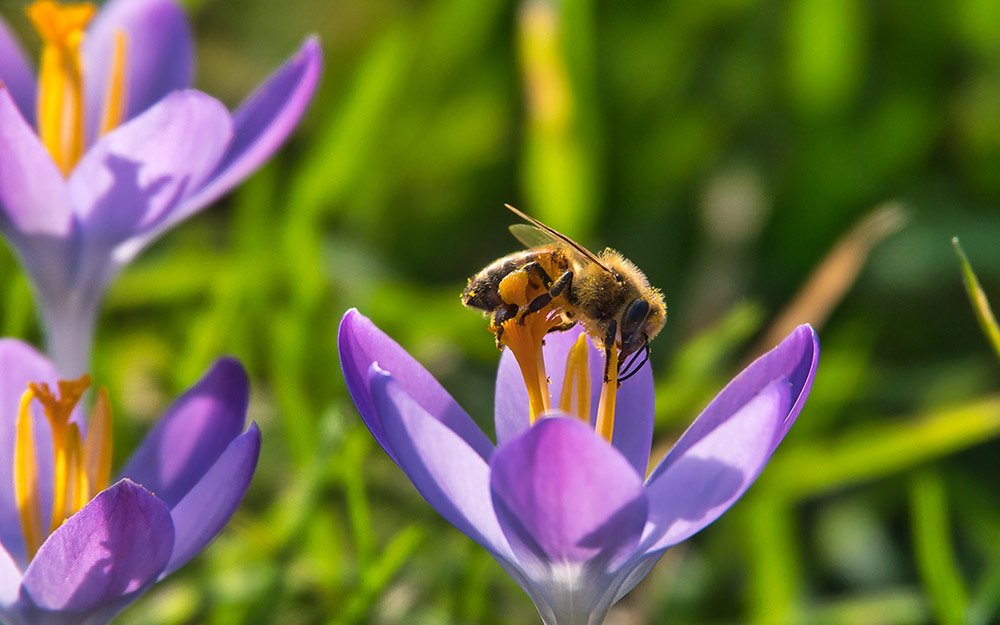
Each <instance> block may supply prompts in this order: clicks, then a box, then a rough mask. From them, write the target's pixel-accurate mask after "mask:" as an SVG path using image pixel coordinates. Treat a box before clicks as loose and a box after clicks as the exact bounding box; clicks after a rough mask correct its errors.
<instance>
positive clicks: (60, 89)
mask: <svg viewBox="0 0 1000 625" xmlns="http://www.w3.org/2000/svg"><path fill="white" fill-rule="evenodd" d="M27 12H28V17H29V18H30V19H31V21H32V23H33V24H34V26H35V30H37V31H38V34H39V36H40V37H41V38H42V42H43V44H44V45H43V48H42V56H41V68H40V71H39V75H38V135H39V137H41V139H42V143H44V144H45V147H47V148H48V150H49V153H50V154H52V158H53V160H55V162H56V164H57V165H59V168H60V169H61V170H62V171H63V173H69V171H70V170H71V169H73V166H74V165H75V164H76V162H77V161H78V160H80V157H81V156H82V155H83V140H84V137H83V120H84V111H83V63H82V60H81V57H80V46H81V44H82V43H83V36H84V34H83V31H84V29H85V28H86V27H87V24H89V23H90V20H91V19H92V18H93V17H94V14H95V13H96V12H97V9H96V8H95V7H94V5H92V4H89V3H88V4H73V5H67V6H61V5H59V4H58V3H56V2H52V1H50V0H39V1H38V2H35V3H34V4H32V5H31V6H30V7H28V11H27Z"/></svg>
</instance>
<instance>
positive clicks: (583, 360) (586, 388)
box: [559, 334, 590, 423]
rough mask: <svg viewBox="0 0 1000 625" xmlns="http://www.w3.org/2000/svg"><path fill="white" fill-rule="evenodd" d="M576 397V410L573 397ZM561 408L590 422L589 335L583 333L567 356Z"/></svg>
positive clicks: (560, 398) (560, 396)
mask: <svg viewBox="0 0 1000 625" xmlns="http://www.w3.org/2000/svg"><path fill="white" fill-rule="evenodd" d="M574 398H576V402H575V403H576V411H574V410H573V404H574V402H573V399H574ZM559 410H561V411H563V412H565V413H567V414H575V415H576V416H577V417H579V418H580V420H581V421H583V422H585V423H589V422H590V365H589V361H588V353H587V335H586V334H581V335H580V336H579V338H577V339H576V342H575V343H573V347H571V348H570V350H569V354H568V355H567V356H566V375H565V376H563V387H562V393H561V394H560V395H559Z"/></svg>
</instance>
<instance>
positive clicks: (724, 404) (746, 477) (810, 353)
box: [646, 326, 819, 551]
mask: <svg viewBox="0 0 1000 625" xmlns="http://www.w3.org/2000/svg"><path fill="white" fill-rule="evenodd" d="M818 357H819V341H818V338H817V337H816V333H815V332H813V330H812V328H811V327H809V326H800V327H799V328H798V329H796V330H795V331H794V332H793V333H792V334H791V335H789V337H788V338H786V339H785V340H784V341H783V342H782V343H781V345H779V346H778V347H776V348H775V349H773V350H772V351H770V352H769V353H767V354H765V355H764V356H762V357H761V358H758V359H757V360H756V361H754V362H753V363H752V364H751V365H750V366H749V367H747V368H746V369H745V370H744V371H743V372H742V373H741V374H740V375H739V376H737V377H736V378H735V379H734V380H733V381H732V382H730V383H729V385H727V386H726V388H725V389H723V391H722V392H721V393H720V394H719V395H718V396H717V397H716V398H715V399H714V400H712V402H711V403H710V404H709V405H708V407H707V408H705V411H704V412H703V413H702V414H701V416H699V417H698V419H697V420H696V421H695V422H694V423H693V424H692V425H691V427H690V428H689V429H688V431H687V432H685V433H684V435H683V436H682V437H681V439H680V440H679V441H678V442H677V444H676V445H675V446H674V448H673V449H671V450H670V452H669V453H668V454H667V455H666V457H665V458H664V459H663V461H662V462H661V463H660V465H659V466H658V467H657V468H656V470H655V471H653V474H652V476H651V477H650V478H649V480H648V481H647V488H648V490H649V500H650V514H649V516H650V521H651V525H650V527H649V528H647V537H646V542H648V543H651V544H652V546H651V547H650V549H651V550H652V551H657V550H662V549H665V548H667V547H669V546H671V545H674V544H676V543H678V542H680V541H682V540H684V539H686V538H687V537H689V536H691V535H692V534H694V533H695V532H697V531H699V530H701V529H702V528H704V527H705V526H706V525H708V524H709V523H711V522H712V521H714V520H715V519H717V518H718V517H719V516H720V515H721V514H722V513H723V512H725V511H726V510H727V509H728V508H729V507H730V506H731V505H733V503H735V502H736V500H737V499H739V498H740V497H741V496H742V495H743V493H744V492H746V489H747V488H749V486H750V484H752V483H753V481H754V480H755V479H757V476H758V475H759V474H760V472H761V470H763V468H764V465H765V464H767V461H768V459H770V457H771V454H772V453H774V450H775V448H776V447H777V446H778V443H780V442H781V440H782V438H784V436H785V434H786V433H787V432H788V428H789V427H790V426H791V424H792V422H794V420H795V417H796V416H797V415H798V413H799V411H800V410H801V409H802V405H803V404H804V402H805V398H806V396H807V395H808V393H809V389H810V388H811V386H812V381H813V378H814V377H815V374H816V365H817V362H818Z"/></svg>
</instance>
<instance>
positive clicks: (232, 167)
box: [0, 0, 321, 376]
mask: <svg viewBox="0 0 1000 625" xmlns="http://www.w3.org/2000/svg"><path fill="white" fill-rule="evenodd" d="M28 16H29V18H30V19H31V21H32V23H33V24H34V26H35V28H36V30H37V31H38V33H39V36H40V38H41V40H42V52H41V58H40V68H39V71H38V78H37V80H36V79H35V77H34V74H35V73H34V72H33V71H32V70H31V68H30V67H29V65H28V63H27V61H26V60H25V55H24V54H23V51H22V50H21V48H20V46H19V45H18V44H17V42H16V41H15V40H14V39H13V38H12V36H11V34H10V32H9V29H8V28H7V27H6V26H5V25H4V23H3V22H2V21H0V83H2V86H0V231H2V232H3V234H4V236H5V237H6V238H7V239H8V241H9V242H10V244H11V245H12V246H13V248H14V250H15V251H16V253H17V255H18V256H19V257H20V259H21V262H22V265H23V266H24V268H25V271H26V272H27V274H28V275H29V277H30V278H31V281H32V283H33V286H34V291H35V294H36V297H37V300H38V303H39V305H40V308H41V314H42V320H43V323H44V326H45V331H46V338H47V347H48V352H49V354H50V356H51V357H52V358H53V359H54V361H55V363H56V366H57V367H58V369H59V371H60V373H61V374H63V375H64V376H78V375H80V374H81V373H82V372H83V371H85V370H86V369H87V367H88V363H89V357H90V346H91V342H92V338H93V337H92V335H93V331H94V324H95V320H96V316H97V313H98V311H99V308H100V305H101V301H102V298H103V295H104V292H105V290H106V289H107V287H108V285H109V284H110V282H111V281H112V280H113V279H114V277H115V276H116V275H117V274H118V273H119V272H120V271H121V269H122V268H123V267H124V266H125V265H126V264H128V263H129V262H130V261H131V260H132V259H133V258H135V256H136V255H137V254H138V253H139V252H140V251H141V250H142V249H143V248H144V247H145V246H146V245H148V244H149V243H150V242H151V241H152V240H154V239H155V238H156V237H158V236H159V235H161V234H162V233H163V232H164V231H166V230H168V229H169V228H171V227H173V226H174V225H176V224H177V223H178V222H180V221H182V220H184V219H186V218H187V217H189V216H191V215H192V214H194V213H195V212H197V211H199V210H201V209H202V208H204V207H206V206H207V205H209V204H210V203H212V202H213V201H215V200H216V199H218V198H219V197H220V196H221V195H223V194H224V193H226V192H227V191H229V190H230V189H232V188H233V186H235V185H236V184H238V183H239V182H241V181H242V180H243V179H244V178H246V177H247V176H248V175H250V174H251V173H252V172H253V171H254V170H255V169H257V168H258V167H259V166H260V165H261V164H262V163H263V162H264V161H266V160H267V159H268V158H269V157H270V156H271V155H272V154H273V153H274V152H275V150H277V149H278V147H279V146H280V145H281V143H282V142H283V141H284V140H285V139H286V138H287V137H288V135H289V134H290V133H291V131H292V130H293V128H294V127H295V126H296V124H297V123H298V121H299V119H300V118H301V116H302V114H303V112H304V110H305V108H306V105H307V104H308V102H309V100H310V98H311V97H312V94H313V91H314V90H315V87H316V83H317V80H318V77H319V72H320V65H321V52H320V49H319V44H318V43H317V42H316V41H315V40H314V39H309V40H307V41H306V42H305V43H304V44H303V46H302V48H301V49H300V50H299V51H298V53H297V54H296V55H295V56H294V57H292V58H291V59H290V60H289V61H288V62H286V63H285V65H283V66H282V67H281V68H280V69H278V70H277V71H276V72H275V73H274V74H273V75H272V76H271V77H270V78H268V79H267V81H266V82H264V84H262V85H261V86H260V87H259V88H258V89H257V90H256V91H255V92H254V93H253V94H252V95H251V96H250V97H249V98H247V100H246V101H244V102H243V104H242V105H240V107H239V108H237V109H236V111H235V112H234V113H232V114H230V113H229V111H228V110H226V108H225V106H223V105H222V104H221V103H220V102H219V101H218V100H216V99H214V98H212V97H210V96H208V95H206V94H204V93H202V92H200V91H195V90H191V89H189V86H190V84H191V77H192V73H193V58H194V55H193V48H192V40H191V32H190V27H189V26H188V23H187V20H186V18H185V16H184V14H183V12H182V11H181V9H180V7H179V6H178V5H177V4H176V3H175V2H173V0H112V2H109V3H108V4H107V5H106V6H105V7H104V8H103V10H102V11H100V12H99V13H97V12H96V9H95V8H94V7H93V5H90V4H76V5H66V6H61V5H59V4H56V3H54V2H51V1H49V0H39V1H38V2H35V3H34V4H32V5H31V6H30V7H29V8H28Z"/></svg>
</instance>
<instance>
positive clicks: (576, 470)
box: [339, 310, 819, 625]
mask: <svg viewBox="0 0 1000 625" xmlns="http://www.w3.org/2000/svg"><path fill="white" fill-rule="evenodd" d="M515 324H516V322H515ZM531 325H532V324H531V323H530V322H529V323H527V324H525V325H524V326H519V327H529V326H531ZM548 327H551V326H548ZM516 329H517V328H516V327H514V326H512V327H511V328H509V329H508V328H505V330H507V332H505V333H504V337H505V339H506V338H508V335H509V334H510V332H511V331H513V330H516ZM544 329H545V328H544V327H543V332H542V334H541V335H540V336H536V337H535V338H536V339H537V341H538V345H537V347H536V349H540V350H541V354H540V356H541V357H540V359H539V360H538V361H537V362H536V363H535V364H536V365H538V366H540V367H542V373H541V376H540V379H541V380H543V381H544V380H546V379H548V380H550V382H548V386H549V387H550V388H551V389H555V390H556V392H554V393H551V396H549V391H548V389H547V388H543V392H544V394H545V395H546V397H545V402H547V403H548V405H549V406H550V407H551V408H550V409H549V411H548V412H545V413H543V414H537V415H532V414H531V410H530V409H529V399H528V390H527V387H526V384H525V379H524V377H523V376H522V371H521V370H519V367H518V364H517V362H515V357H514V356H513V355H512V354H511V351H510V350H505V351H504V353H503V355H502V357H501V359H500V368H499V373H498V376H497V384H496V396H495V419H496V435H497V444H496V445H494V444H493V443H492V442H491V441H490V440H489V438H487V436H486V435H485V434H484V433H483V432H482V431H481V430H480V429H479V428H478V427H477V426H476V424H475V423H474V422H473V421H472V419H471V418H470V417H469V416H468V415H467V414H466V413H465V411H463V410H462V408H461V407H460V406H459V405H458V404H457V403H456V402H455V401H454V400H453V399H452V398H451V396H450V395H449V394H448V393H447V391H445V390H444V388H442V387H441V385H440V384H438V382H437V381H435V380H434V378H433V377H432V376H431V375H430V374H429V373H428V372H427V371H426V370H425V369H424V368H423V367H422V366H421V365H420V364H419V363H417V362H416V360H414V359H413V358H412V357H411V356H410V355H409V354H407V353H406V352H405V351H404V350H403V349H402V348H401V347H400V346H399V345H398V344H396V343H395V342H394V341H393V340H392V339H390V338H389V337H388V336H386V335H385V334H384V333H383V332H382V331H381V330H379V329H378V328H377V327H375V325H374V324H372V322H371V321H369V320H368V319H367V318H365V317H364V316H362V315H361V314H360V313H358V312H357V311H356V310H351V311H348V312H347V314H346V315H345V316H344V318H343V320H342V321H341V324H340V334H339V349H340V359H341V366H342V368H343V371H344V377H345V379H346V381H347V387H348V389H349V390H350V393H351V397H352V398H353V400H354V403H355V404H356V406H357V408H358V411H359V412H360V414H361V417H362V418H363V419H364V421H365V423H366V424H367V426H368V428H369V429H370V430H371V433H372V435H373V436H374V437H375V438H376V439H377V440H378V442H379V443H380V444H381V445H382V447H383V448H384V449H385V451H386V452H387V453H388V454H389V456H391V457H392V459H393V460H394V461H395V462H396V464H397V465H399V467H400V468H401V469H402V470H403V472H404V473H406V475H407V477H409V478H410V480H411V481H412V482H413V484H414V486H416V488H417V490H418V491H419V492H420V494H421V495H423V497H424V498H425V499H426V500H427V502H428V503H430V504H431V506H433V507H434V508H435V509H436V510H437V511H438V512H439V513H440V514H441V515H442V516H444V517H445V518H446V519H447V520H448V521H449V522H451V523H452V524H453V525H455V527H457V528H458V529H459V530H461V531H462V532H464V533H465V534H466V535H468V536H469V537H470V538H472V539H473V540H475V541H476V542H478V543H479V544H480V545H482V546H483V547H484V548H486V549H487V550H488V551H489V552H490V554H492V555H493V557H494V558H496V560H497V561H498V562H499V563H500V565H501V566H503V568H504V569H505V570H506V571H507V572H508V573H509V574H510V575H511V576H512V577H513V578H514V579H515V580H516V581H517V583H518V584H519V585H520V586H521V588H522V589H523V590H524V591H525V592H526V593H527V594H528V596H530V597H531V599H532V601H534V603H535V606H536V607H537V608H538V612H539V614H540V615H541V617H542V620H543V621H544V622H545V623H547V624H549V625H556V624H558V625H567V624H584V623H585V624H589V625H599V624H600V623H601V622H602V621H603V620H604V617H605V615H606V614H607V612H608V610H609V609H610V607H611V606H612V605H613V604H614V603H615V602H616V601H618V600H619V599H621V598H622V597H623V596H624V595H625V594H626V593H627V592H628V591H629V590H631V589H632V588H633V587H634V586H635V585H636V584H637V583H638V582H639V581H640V580H641V579H642V578H643V577H644V576H645V575H646V573H648V572H649V570H650V569H651V568H652V566H653V565H654V564H655V563H656V561H657V560H658V559H659V558H660V556H661V555H663V553H664V552H665V551H666V550H667V549H668V548H670V547H671V546H673V545H675V544H677V543H679V542H681V541H682V540H685V539H686V538H688V537H690V536H691V535H692V534H694V533H696V532H698V531H699V530H701V529H702V528H703V527H705V526H706V525H708V524H709V523H711V522H712V521H714V520H715V519H717V518H718V517H719V516H720V515H721V514H722V513H723V512H725V511H726V510H727V509H728V508H729V507H730V506H731V505H733V503H734V502H735V501H736V500H737V499H738V498H739V497H740V496H741V495H742V494H743V493H744V492H745V491H746V490H747V488H748V487H749V486H750V484H751V483H752V482H753V481H754V480H755V479H756V477H757V475H758V474H759V473H760V472H761V470H762V469H763V468H764V465H765V464H766V463H767V461H768V459H769V458H770V457H771V454H772V453H773V452H774V450H775V448H776V447H777V445H778V443H780V442H781V440H782V438H784V436H785V433H786V432H788V429H789V427H791V425H792V422H793V421H794V420H795V417H796V416H797V415H798V413H799V411H800V410H801V409H802V406H803V404H804V403H805V400H806V396H807V395H808V393H809V389H810V388H811V386H812V382H813V377H814V375H815V371H816V364H817V359H818V357H819V344H818V340H817V337H816V334H815V332H813V330H812V328H811V327H809V326H808V325H804V326H800V327H799V328H797V329H796V330H795V331H794V332H792V334H791V335H789V336H788V338H786V339H785V340H784V341H783V342H782V343H781V344H780V345H778V346H777V347H776V348H774V349H773V350H772V351H770V352H768V353H767V354H765V355H764V356H762V357H760V358H759V359H757V360H756V361H755V362H753V363H752V364H751V365H750V366H749V367H747V368H746V369H745V370H744V371H743V372H742V373H740V374H739V375H738V376H737V377H736V378H735V379H734V380H733V381H732V382H730V383H729V384H728V385H727V386H726V387H725V388H724V389H723V390H722V392H721V393H719V395H718V396H717V397H716V398H715V399H714V400H713V401H712V402H711V403H710V404H709V405H708V407H706V408H705V410H704V412H702V414H701V415H700V416H699V417H698V418H697V420H695V422H694V424H693V425H691V427H690V428H689V429H688V430H687V432H686V433H685V434H684V435H683V436H682V437H681V438H680V439H679V440H678V441H677V443H676V444H675V445H674V447H673V448H672V449H671V450H670V451H669V452H668V453H667V455H666V456H665V457H664V458H663V459H662V460H661V461H660V462H659V463H658V464H657V465H656V468H655V469H653V471H652V472H651V473H650V474H649V476H648V477H646V468H647V464H648V462H649V454H650V443H651V440H652V433H653V381H652V374H651V373H650V369H649V367H644V368H643V369H641V370H639V371H638V372H637V373H636V374H635V375H633V376H632V377H630V378H629V379H628V380H626V381H623V382H622V384H621V387H620V388H619V389H617V398H616V399H617V401H615V397H614V395H612V396H611V397H610V398H609V397H608V396H607V393H606V389H605V387H606V386H607V383H605V382H603V371H604V363H603V356H602V355H601V354H600V353H599V352H598V350H597V349H595V348H594V347H593V346H592V345H590V343H589V342H588V341H587V340H586V338H585V335H583V334H582V333H581V332H580V330H579V329H574V330H570V331H567V332H564V333H553V334H548V335H547V336H546V335H545V334H544ZM543 336H544V337H545V341H544V343H545V345H544V347H542V346H541V337H543ZM509 345H510V343H508V346H509ZM522 355H523V354H522ZM525 360H530V359H527V358H526V359H525ZM533 366H534V365H533ZM544 371H548V372H549V373H548V374H547V375H546V374H545V373H544ZM527 377H529V378H534V380H538V379H539V376H537V375H534V369H532V375H529V376H527ZM530 384H531V380H530V379H529V380H528V385H530ZM611 384H612V386H614V385H615V384H614V380H612V381H611ZM560 389H561V392H559V390H560ZM536 391H537V389H536ZM609 406H611V407H610V410H612V411H613V414H611V415H599V413H600V412H601V411H603V410H608V409H609ZM609 419H611V420H613V427H612V428H609V429H610V430H611V435H610V437H609V438H610V444H609V440H608V438H605V437H604V436H601V435H599V434H598V433H597V432H598V431H601V428H600V427H599V426H598V424H599V421H601V420H603V421H604V422H605V423H607V421H608V420H609ZM595 428H596V431H595ZM644 478H645V479H644Z"/></svg>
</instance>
